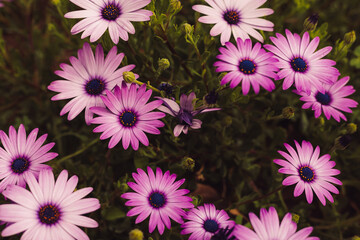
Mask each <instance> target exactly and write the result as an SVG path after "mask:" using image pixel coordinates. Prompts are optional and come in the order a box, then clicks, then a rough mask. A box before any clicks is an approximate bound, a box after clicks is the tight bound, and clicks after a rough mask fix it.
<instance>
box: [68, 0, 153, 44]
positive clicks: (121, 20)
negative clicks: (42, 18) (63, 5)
mask: <svg viewBox="0 0 360 240" xmlns="http://www.w3.org/2000/svg"><path fill="white" fill-rule="evenodd" d="M70 1H71V2H73V3H74V4H76V5H77V6H79V7H81V8H83V9H84V10H78V11H73V12H69V13H66V14H65V17H66V18H85V19H83V20H81V21H80V22H78V23H77V24H75V25H74V26H73V28H72V29H71V34H73V35H74V34H78V33H80V32H83V34H82V35H81V38H86V37H88V36H90V42H95V41H97V40H98V39H99V38H100V37H101V36H102V35H103V34H104V33H105V31H106V29H109V35H110V38H111V40H112V41H113V42H114V43H115V44H118V42H119V38H121V39H122V40H124V41H127V40H128V39H129V35H128V33H130V34H134V33H135V28H134V26H133V25H132V23H131V21H135V22H142V21H149V20H150V16H151V15H152V12H151V11H149V10H145V9H141V8H143V7H145V6H146V5H148V4H149V3H150V2H151V0H132V1H123V0H103V1H99V0H70Z"/></svg>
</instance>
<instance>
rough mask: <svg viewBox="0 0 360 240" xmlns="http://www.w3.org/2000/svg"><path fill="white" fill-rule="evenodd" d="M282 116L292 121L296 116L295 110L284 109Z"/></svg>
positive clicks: (290, 108)
mask: <svg viewBox="0 0 360 240" xmlns="http://www.w3.org/2000/svg"><path fill="white" fill-rule="evenodd" d="M281 115H282V117H283V118H285V119H291V118H293V117H294V115H295V109H294V108H292V107H286V108H283V110H282V113H281Z"/></svg>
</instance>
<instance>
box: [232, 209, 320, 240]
mask: <svg viewBox="0 0 360 240" xmlns="http://www.w3.org/2000/svg"><path fill="white" fill-rule="evenodd" d="M249 218H250V222H251V225H252V226H253V228H254V230H251V229H249V228H247V227H245V226H241V225H236V226H235V229H234V231H233V235H234V236H236V237H237V239H240V240H320V238H318V237H309V235H310V234H311V232H312V230H313V228H312V227H306V228H303V229H301V230H300V231H298V232H296V228H297V225H296V223H295V222H293V221H292V217H291V214H290V213H287V214H286V215H285V216H284V218H283V219H282V221H281V223H280V222H279V216H278V214H277V211H276V209H275V208H274V207H270V208H269V211H266V209H265V208H262V209H261V210H260V219H259V218H258V217H257V216H256V215H255V214H254V213H250V214H249Z"/></svg>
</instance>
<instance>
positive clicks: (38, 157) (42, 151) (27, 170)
mask: <svg viewBox="0 0 360 240" xmlns="http://www.w3.org/2000/svg"><path fill="white" fill-rule="evenodd" d="M38 132H39V129H38V128H35V129H34V130H32V131H31V132H30V134H29V136H28V137H26V132H25V127H24V125H22V124H20V127H19V129H18V132H16V130H15V128H14V127H13V126H10V128H9V136H7V135H6V133H5V132H3V131H1V130H0V139H1V142H2V144H3V146H4V148H2V147H0V179H2V180H1V183H0V192H2V191H3V190H4V189H5V188H6V187H7V186H9V185H12V184H16V185H19V186H21V187H25V186H26V181H27V178H28V174H33V175H34V176H35V177H36V178H37V177H38V176H39V172H40V171H41V170H42V169H51V167H50V166H47V165H45V164H43V163H44V162H47V161H50V160H52V159H54V158H55V157H56V156H57V155H58V154H57V153H54V152H48V151H49V150H50V149H51V148H52V147H53V146H54V145H55V143H53V142H52V143H48V144H46V145H44V146H42V145H43V143H44V142H45V140H46V137H47V134H44V135H42V136H41V137H39V139H37V140H36V137H37V134H38Z"/></svg>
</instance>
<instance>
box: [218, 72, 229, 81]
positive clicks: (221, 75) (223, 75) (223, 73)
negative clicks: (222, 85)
mask: <svg viewBox="0 0 360 240" xmlns="http://www.w3.org/2000/svg"><path fill="white" fill-rule="evenodd" d="M226 74H227V72H222V73H221V74H220V75H219V76H218V79H219V80H220V81H221V79H223V77H225V75H226Z"/></svg>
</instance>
